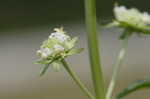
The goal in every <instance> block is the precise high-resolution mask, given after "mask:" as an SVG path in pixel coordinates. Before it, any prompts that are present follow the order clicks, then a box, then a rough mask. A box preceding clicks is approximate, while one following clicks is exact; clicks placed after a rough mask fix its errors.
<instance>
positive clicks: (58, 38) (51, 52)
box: [37, 28, 74, 59]
mask: <svg viewBox="0 0 150 99" xmlns="http://www.w3.org/2000/svg"><path fill="white" fill-rule="evenodd" d="M55 31H56V32H54V33H51V35H50V36H49V38H48V40H46V41H44V43H43V44H42V46H41V49H40V50H38V51H37V55H38V56H40V57H41V58H42V59H46V58H48V57H49V56H53V57H54V56H55V54H57V53H60V52H65V50H67V48H69V47H66V46H67V44H68V43H69V44H70V42H71V40H72V39H71V37H70V36H68V35H66V34H65V32H64V31H63V29H62V28H60V29H55ZM71 45H73V46H74V44H72V43H71Z"/></svg>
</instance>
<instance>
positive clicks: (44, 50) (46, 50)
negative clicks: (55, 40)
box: [37, 48, 52, 58]
mask: <svg viewBox="0 0 150 99" xmlns="http://www.w3.org/2000/svg"><path fill="white" fill-rule="evenodd" d="M51 53H52V51H51V50H50V49H49V48H41V49H40V50H38V51H37V54H38V55H39V56H41V58H47V57H48V56H49V55H50V54H51Z"/></svg>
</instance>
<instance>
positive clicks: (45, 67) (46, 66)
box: [40, 60, 55, 76]
mask: <svg viewBox="0 0 150 99" xmlns="http://www.w3.org/2000/svg"><path fill="white" fill-rule="evenodd" d="M54 61H55V60H52V61H51V62H49V63H48V64H45V66H44V67H43V68H42V69H41V72H40V76H43V75H44V74H45V72H46V71H47V69H48V68H49V66H50V64H51V63H53V62H54Z"/></svg>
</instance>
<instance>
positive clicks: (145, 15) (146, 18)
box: [142, 12, 150, 24]
mask: <svg viewBox="0 0 150 99" xmlns="http://www.w3.org/2000/svg"><path fill="white" fill-rule="evenodd" d="M142 20H143V21H144V22H145V23H147V24H150V15H149V14H148V13H147V12H144V13H143V15H142Z"/></svg>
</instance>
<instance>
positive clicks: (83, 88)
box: [61, 59, 95, 99]
mask: <svg viewBox="0 0 150 99" xmlns="http://www.w3.org/2000/svg"><path fill="white" fill-rule="evenodd" d="M61 62H62V64H63V66H64V68H65V70H66V71H67V72H68V74H69V75H70V76H71V78H72V79H73V80H74V81H75V83H76V84H77V85H78V86H79V87H80V89H81V90H82V91H83V92H84V93H85V94H86V95H87V96H88V97H89V99H95V97H94V96H93V95H92V94H91V93H90V92H89V90H88V89H87V88H86V87H85V86H84V84H83V83H82V82H81V81H80V79H79V78H78V77H77V75H76V74H75V73H74V72H73V71H72V70H71V68H70V67H69V66H68V64H67V62H66V61H65V60H64V59H63V60H62V61H61Z"/></svg>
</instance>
